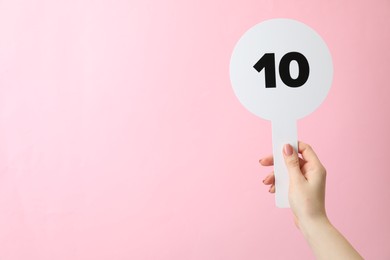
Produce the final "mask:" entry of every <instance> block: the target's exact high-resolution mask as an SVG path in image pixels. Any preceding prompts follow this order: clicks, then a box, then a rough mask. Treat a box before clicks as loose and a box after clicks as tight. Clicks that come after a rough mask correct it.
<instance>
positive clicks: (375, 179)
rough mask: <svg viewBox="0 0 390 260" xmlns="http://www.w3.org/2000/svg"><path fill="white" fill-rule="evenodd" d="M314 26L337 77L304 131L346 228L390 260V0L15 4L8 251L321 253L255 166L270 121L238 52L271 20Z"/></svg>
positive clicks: (3, 117)
mask: <svg viewBox="0 0 390 260" xmlns="http://www.w3.org/2000/svg"><path fill="white" fill-rule="evenodd" d="M276 17H285V18H292V19H297V20H300V21H302V22H305V23H307V24H308V25H310V26H311V27H313V28H314V29H315V30H317V31H318V32H319V33H320V34H321V35H322V36H323V38H324V39H325V40H326V42H327V43H328V46H329V48H330V50H331V52H332V55H333V61H334V68H335V77H334V84H333V87H332V89H331V91H330V94H329V96H328V98H327V100H326V101H325V102H324V104H323V105H322V106H321V107H320V108H319V109H318V110H317V111H316V112H314V113H313V114H311V115H310V116H309V117H307V118H305V119H302V120H301V121H299V124H298V127H299V138H300V139H301V140H304V141H306V142H309V143H311V144H312V145H313V147H314V148H315V149H316V150H317V152H318V154H319V156H320V158H321V159H322V160H323V162H324V164H325V165H326V166H327V169H328V172H329V173H328V184H327V206H328V214H329V216H330V218H331V219H332V220H333V223H334V224H335V225H336V226H337V227H338V228H339V229H340V230H341V231H342V232H343V233H344V234H345V235H346V236H347V237H348V238H349V240H350V241H351V242H352V243H353V244H354V245H355V247H356V248H357V249H358V250H359V251H360V252H361V253H362V254H363V255H364V256H365V257H366V258H367V259H379V260H381V259H390V247H389V246H388V245H387V244H388V242H389V241H390V223H389V219H390V203H389V199H390V189H389V187H388V185H389V184H388V183H389V182H390V172H389V170H388V164H389V159H388V156H390V153H389V150H390V135H389V133H390V116H389V112H390V101H389V98H390V87H389V69H390V48H389V46H390V26H389V22H390V18H389V17H390V2H389V1H388V0H377V1H363V0H361V1H357V0H345V1H339V0H328V1H325V0H324V1H310V0H300V1H297V0H294V1H293V0H290V1H281V0H278V1H276V0H275V1H272V0H257V1H250V0H240V1H222V0H215V1H208V0H188V1H180V0H167V1H158V0H154V1H145V0H137V1H130V0H128V1H125V0H115V1H109V0H99V1H88V0H73V1H68V0H67V1H65V0H58V1H45V0H35V1H27V0H3V1H1V3H0V259H1V260H16V259H21V260H24V259H31V260H36V259H42V260H53V259H55V260H62V259H63V260H68V259H72V260H79V259H80V260H85V259H93V260H103V259H104V260H105V259H158V260H168V259H169V260H176V259H177V260H179V259H180V260H182V259H194V260H195V259H196V260H198V259H205V260H209V259H210V260H214V259H221V260H229V259H231V260H236V259H245V260H252V259H253V260H255V259H312V258H313V256H312V254H311V252H310V250H309V248H308V246H307V245H306V242H305V241H304V240H303V238H302V236H301V234H300V232H299V231H298V230H297V229H296V228H295V226H294V224H293V218H292V214H291V212H290V210H281V209H277V208H275V206H274V198H273V196H272V195H269V194H268V192H267V188H266V187H263V185H262V183H261V180H262V179H263V178H264V176H265V175H266V174H267V172H268V170H266V169H261V167H260V166H259V165H258V159H259V158H260V157H261V156H263V155H266V154H268V153H270V152H271V147H272V145H271V124H270V123H269V122H267V121H264V120H261V119H258V118H256V117H255V116H253V115H252V114H250V113H249V112H247V111H246V110H245V109H244V108H243V107H242V106H241V104H240V103H239V102H238V100H237V99H236V97H235V96H234V94H233V91H232V89H231V86H230V79H229V60H230V55H231V52H232V50H233V47H234V45H235V43H236V41H237V40H238V39H239V37H240V36H241V35H242V34H243V33H244V32H245V31H246V30H247V29H248V28H249V27H251V26H253V25H254V24H256V23H258V22H261V21H263V20H265V19H269V18H276Z"/></svg>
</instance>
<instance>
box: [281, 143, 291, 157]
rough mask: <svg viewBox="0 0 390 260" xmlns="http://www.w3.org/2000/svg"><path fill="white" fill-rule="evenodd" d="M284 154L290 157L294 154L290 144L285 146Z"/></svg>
mask: <svg viewBox="0 0 390 260" xmlns="http://www.w3.org/2000/svg"><path fill="white" fill-rule="evenodd" d="M283 150H284V154H285V155H287V156H290V155H292V154H293V148H292V146H291V145H290V144H286V145H284V149H283Z"/></svg>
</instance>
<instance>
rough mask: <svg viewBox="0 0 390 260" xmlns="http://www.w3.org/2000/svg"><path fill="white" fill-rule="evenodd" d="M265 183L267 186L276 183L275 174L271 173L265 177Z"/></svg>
mask: <svg viewBox="0 0 390 260" xmlns="http://www.w3.org/2000/svg"><path fill="white" fill-rule="evenodd" d="M263 183H264V184H266V185H269V184H274V183H275V175H274V172H271V173H270V174H268V176H267V177H265V179H264V180H263Z"/></svg>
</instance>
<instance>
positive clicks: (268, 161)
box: [259, 155, 274, 166]
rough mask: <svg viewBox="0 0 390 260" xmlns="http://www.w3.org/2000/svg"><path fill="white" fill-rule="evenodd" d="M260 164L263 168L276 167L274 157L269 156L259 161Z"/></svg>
mask: <svg viewBox="0 0 390 260" xmlns="http://www.w3.org/2000/svg"><path fill="white" fill-rule="evenodd" d="M259 163H260V164H261V165H263V166H272V165H274V157H273V156H272V155H268V156H266V157H264V158H262V159H260V160H259Z"/></svg>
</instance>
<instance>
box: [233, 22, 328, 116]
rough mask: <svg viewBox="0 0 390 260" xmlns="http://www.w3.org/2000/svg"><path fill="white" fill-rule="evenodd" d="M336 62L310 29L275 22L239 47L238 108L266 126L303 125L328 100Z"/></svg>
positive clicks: (251, 34)
mask: <svg viewBox="0 0 390 260" xmlns="http://www.w3.org/2000/svg"><path fill="white" fill-rule="evenodd" d="M332 78H333V65H332V58H331V55H330V52H329V50H328V47H327V46H326V44H325V42H324V41H323V39H322V38H321V37H320V36H319V35H318V33H316V32H315V31H314V30H313V29H311V28H310V27H308V26H307V25H305V24H303V23H301V22H298V21H295V20H290V19H272V20H267V21H264V22H262V23H259V24H257V25H255V26H253V27H252V28H250V29H249V30H248V31H247V32H246V33H245V34H244V35H243V36H242V37H241V39H240V40H239V41H238V43H237V44H236V46H235V48H234V51H233V54H232V57H231V61H230V79H231V82H232V85H233V89H234V92H235V94H236V96H237V97H238V99H239V100H240V102H241V103H242V104H243V105H244V106H245V107H246V108H247V109H248V110H249V111H251V112H252V113H254V114H255V115H257V116H259V117H261V118H264V119H268V120H284V119H299V118H302V117H304V116H306V115H308V114H310V113H311V112H313V111H314V110H315V109H316V108H317V107H318V106H319V105H320V104H321V103H322V101H323V100H324V99H325V98H326V96H327V94H328V91H329V89H330V86H331V83H332Z"/></svg>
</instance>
